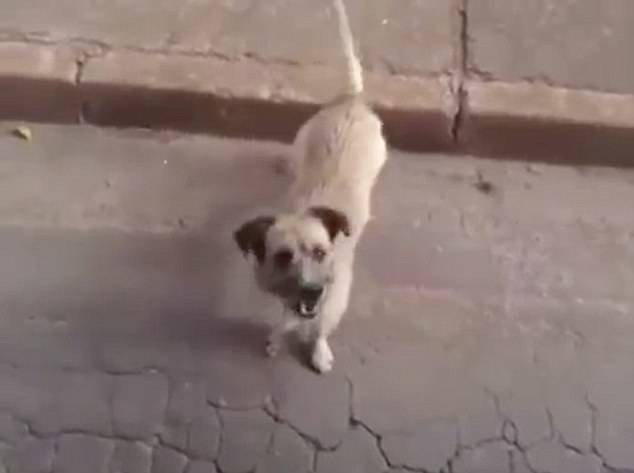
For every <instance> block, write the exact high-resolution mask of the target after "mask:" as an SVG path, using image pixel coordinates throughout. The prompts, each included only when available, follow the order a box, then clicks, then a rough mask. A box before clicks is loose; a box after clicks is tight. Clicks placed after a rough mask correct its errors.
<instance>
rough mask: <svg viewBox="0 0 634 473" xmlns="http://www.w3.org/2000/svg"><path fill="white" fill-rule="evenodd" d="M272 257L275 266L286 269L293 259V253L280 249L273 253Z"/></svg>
mask: <svg viewBox="0 0 634 473" xmlns="http://www.w3.org/2000/svg"><path fill="white" fill-rule="evenodd" d="M273 258H274V260H275V266H277V267H278V268H279V269H287V268H288V266H289V265H290V264H291V262H292V261H293V253H292V252H291V251H290V250H280V251H278V252H277V253H275V256H274V257H273Z"/></svg>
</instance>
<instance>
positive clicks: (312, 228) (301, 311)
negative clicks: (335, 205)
mask: <svg viewBox="0 0 634 473" xmlns="http://www.w3.org/2000/svg"><path fill="white" fill-rule="evenodd" d="M340 233H342V234H344V235H345V236H349V235H350V228H349V223H348V219H347V218H346V216H345V215H344V214H342V213H341V212H339V211H337V210H334V209H331V208H327V207H313V208H311V209H309V210H308V211H307V212H306V213H305V214H297V215H296V214H290V215H280V216H276V217H269V216H264V217H258V218H255V219H253V220H250V221H248V222H246V223H245V224H243V225H242V226H241V227H240V228H239V229H238V230H237V231H236V232H235V233H234V239H235V241H236V243H237V244H238V246H239V247H240V249H241V250H242V252H243V253H245V254H248V253H252V254H253V255H254V256H255V258H256V260H257V266H256V270H255V271H256V279H257V281H258V284H259V285H260V287H261V288H262V289H264V290H265V291H268V292H270V293H272V294H274V295H276V296H278V297H279V298H280V299H282V301H283V302H284V304H285V305H286V306H287V307H288V308H289V309H291V310H292V311H293V312H294V313H295V314H297V315H298V316H299V317H302V318H307V319H312V318H314V317H315V315H317V313H318V311H319V306H320V304H321V302H322V300H323V297H324V295H325V294H326V293H327V291H328V290H329V288H330V285H331V284H332V282H333V279H334V274H335V271H334V263H335V262H334V258H333V243H334V241H335V239H336V238H337V236H338V235H339V234H340Z"/></svg>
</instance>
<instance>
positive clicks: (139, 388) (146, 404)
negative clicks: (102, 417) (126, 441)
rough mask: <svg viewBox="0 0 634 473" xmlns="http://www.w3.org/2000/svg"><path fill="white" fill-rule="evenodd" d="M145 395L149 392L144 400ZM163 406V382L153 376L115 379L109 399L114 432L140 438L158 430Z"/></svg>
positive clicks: (162, 379) (127, 376) (165, 382)
mask: <svg viewBox="0 0 634 473" xmlns="http://www.w3.org/2000/svg"><path fill="white" fill-rule="evenodd" d="M148 393H153V394H152V396H151V397H148ZM166 405H167V380H166V379H165V377H164V376H162V375H160V374H157V373H148V374H142V375H125V376H118V377H117V378H116V379H115V388H114V394H113V400H112V411H113V420H114V430H115V432H116V433H117V434H118V435H121V436H123V437H125V438H131V439H144V438H149V437H151V436H152V435H154V434H157V433H159V432H160V430H161V425H162V424H163V419H164V416H165V409H166Z"/></svg>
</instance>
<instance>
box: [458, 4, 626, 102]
mask: <svg viewBox="0 0 634 473" xmlns="http://www.w3.org/2000/svg"><path fill="white" fill-rule="evenodd" d="M467 18H468V24H469V67H470V68H471V70H473V71H474V72H477V73H479V74H483V75H486V76H488V77H491V76H492V77H495V78H496V79H500V80H507V81H521V80H526V79H533V80H543V79H545V80H547V81H549V82H554V83H557V84H561V85H564V86H569V87H570V86H572V87H575V88H585V89H600V90H607V91H613V92H625V93H632V92H634V85H633V84H634V67H633V66H634V65H633V64H632V63H631V62H630V61H623V60H622V59H621V58H623V57H625V56H626V55H627V51H628V49H629V45H630V44H632V42H633V41H634V32H632V28H630V25H631V23H632V21H634V6H633V5H632V3H631V2H629V1H628V0H608V1H606V2H593V1H580V0H577V1H572V2H558V1H556V0H555V1H553V0H538V1H535V2H531V3H530V4H528V3H526V2H524V1H523V0H511V1H508V2H498V1H496V0H484V1H477V2H467ZM605 71H611V72H612V73H610V74H605Z"/></svg>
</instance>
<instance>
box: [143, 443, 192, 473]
mask: <svg viewBox="0 0 634 473" xmlns="http://www.w3.org/2000/svg"><path fill="white" fill-rule="evenodd" d="M186 465H187V457H186V456H185V455H183V454H181V453H179V452H176V451H174V450H172V449H171V448H165V447H157V448H155V449H154V452H153V454H152V470H151V471H152V473H183V472H184V471H185V466H186Z"/></svg>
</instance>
